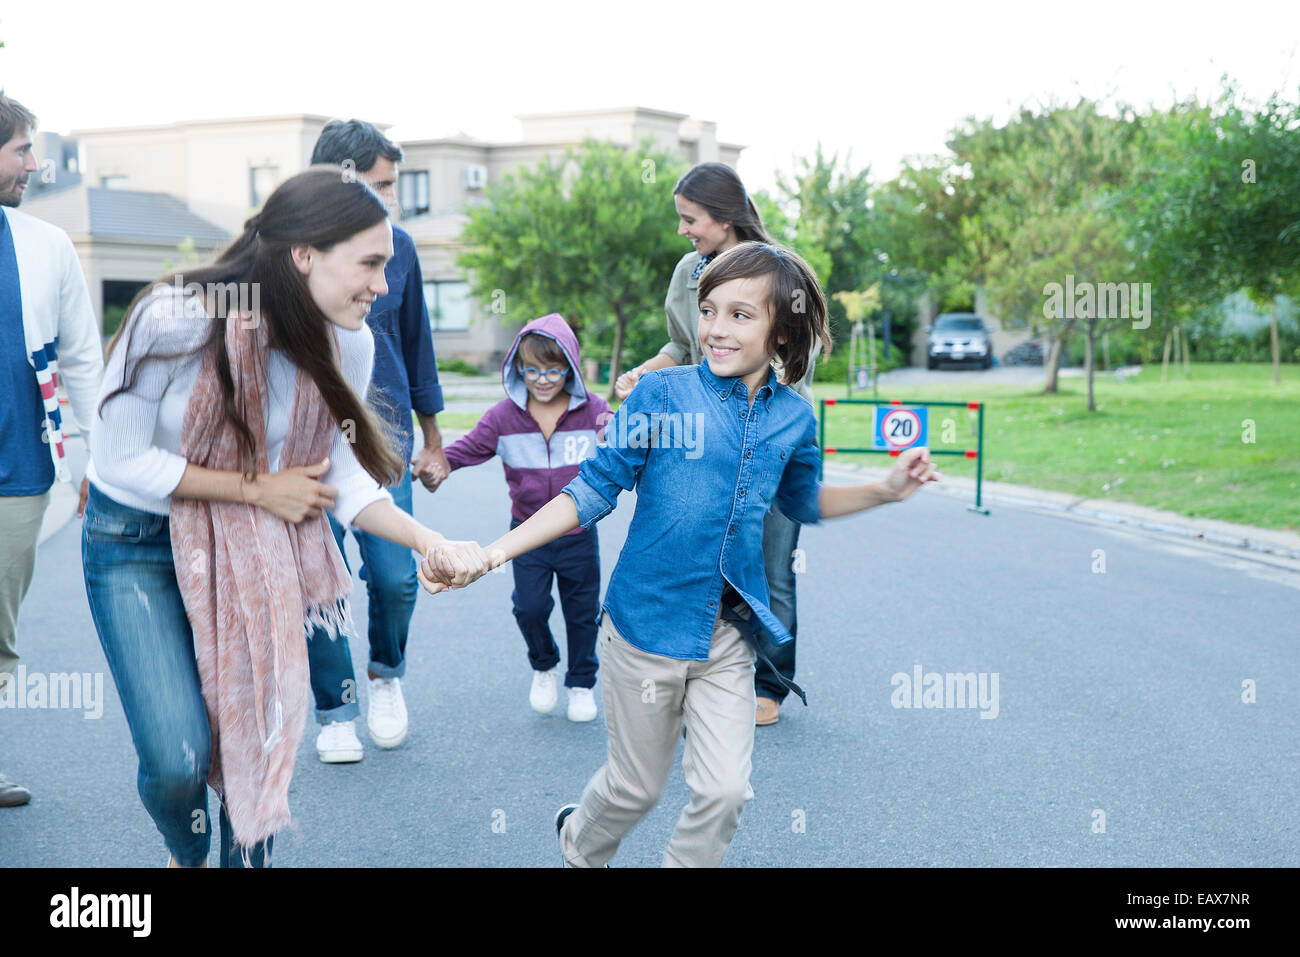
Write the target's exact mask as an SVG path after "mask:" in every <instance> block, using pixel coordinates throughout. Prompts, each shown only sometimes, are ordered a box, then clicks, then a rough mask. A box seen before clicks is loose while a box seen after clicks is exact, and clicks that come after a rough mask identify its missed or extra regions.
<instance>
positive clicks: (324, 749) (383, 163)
mask: <svg viewBox="0 0 1300 957" xmlns="http://www.w3.org/2000/svg"><path fill="white" fill-rule="evenodd" d="M401 160H402V150H401V147H399V146H397V145H396V144H395V143H393V142H392V141H391V140H389V139H388V138H387V137H386V136H384V134H383V133H381V132H380V131H379V130H378V129H377V128H376V127H375V126H374V125H373V124H370V123H366V122H363V121H362V120H348V121H347V122H342V121H339V120H334V121H331V122H329V123H327V124H326V125H325V128H324V129H323V130H322V131H321V135H320V138H319V139H318V140H317V141H316V147H315V149H314V150H313V152H312V157H311V161H312V163H332V164H335V165H338V166H342V167H343V169H344V174H343V175H356V176H357V177H359V178H360V179H361V180H363V181H364V182H366V183H367V184H369V185H370V186H371V187H372V188H373V189H374V190H375V192H377V193H378V194H379V195H380V197H381V198H382V199H383V200H384V201H385V202H386V203H388V205H389V206H390V207H392V206H395V205H396V204H397V164H398V163H399V162H401ZM384 278H385V280H386V281H387V283H388V293H387V294H386V295H384V296H381V297H379V298H378V299H376V300H375V302H374V305H373V306H372V307H371V309H370V314H369V316H367V318H366V322H367V323H368V325H369V326H370V330H371V332H373V333H374V337H375V367H374V372H373V374H372V375H371V380H370V394H369V396H368V398H369V399H370V403H371V405H372V407H373V408H374V410H375V411H376V412H377V413H379V414H380V415H381V416H382V417H383V418H384V419H385V421H386V422H387V423H388V424H389V425H390V426H391V427H392V429H393V432H394V434H395V436H396V438H397V440H398V442H399V444H400V448H399V449H398V451H399V454H401V455H403V456H405V457H406V460H407V461H410V463H411V472H410V474H408V475H406V476H404V477H403V479H402V481H401V482H399V483H398V484H397V485H394V486H392V487H391V488H390V489H389V491H390V492H391V493H392V495H393V501H394V502H396V503H397V505H398V507H399V508H402V509H404V510H405V511H406V512H408V513H409V512H410V511H411V475H414V476H415V477H416V478H418V479H419V480H420V481H421V482H422V483H423V484H424V486H425V488H427V489H428V490H429V491H433V490H434V489H436V488H437V487H438V485H439V483H441V482H442V481H443V479H445V478H446V477H447V476H448V475H449V474H450V473H451V468H450V466H449V465H448V464H447V457H446V455H445V454H444V453H443V450H442V435H441V434H440V433H439V431H438V412H440V411H441V410H442V407H443V402H442V387H441V386H440V385H439V384H438V363H437V360H436V358H435V356H434V352H433V333H432V331H431V328H430V325H429V313H428V310H427V308H426V306H425V302H424V279H423V277H422V275H421V273H420V261H419V258H418V257H417V255H416V250H415V243H414V241H413V240H412V239H411V237H410V234H408V233H407V232H406V231H405V230H403V229H400V228H398V227H397V226H394V227H393V258H392V259H391V260H389V262H388V265H387V266H386V267H385V269H384ZM412 412H414V413H415V415H416V416H417V417H418V418H419V420H420V431H421V432H422V433H423V445H422V446H421V448H420V449H419V451H418V452H416V453H415V456H414V458H412V455H411V453H412V450H413V447H414V434H413V433H414V430H413V428H412V423H411V416H412ZM330 522H331V524H332V525H333V527H334V536H335V538H336V539H337V540H338V544H339V551H340V552H344V548H343V536H344V529H343V528H342V526H340V525H339V524H338V523H337V522H334V520H333V519H331V520H330ZM353 535H354V536H355V537H356V540H357V546H358V547H359V549H360V551H361V562H362V565H361V578H362V580H363V581H365V583H366V592H367V595H368V597H369V604H370V629H369V637H370V664H369V668H368V675H369V679H370V683H369V684H370V696H369V709H368V710H367V713H366V724H367V728H368V730H369V732H370V737H371V739H372V740H373V741H374V742H375V743H376V744H377V745H379V746H380V747H381V748H395V747H397V746H398V745H399V744H401V743H402V741H403V740H404V739H405V738H406V730H407V714H406V702H405V701H404V700H403V698H402V685H401V677H402V675H404V674H405V673H406V640H407V635H408V633H409V631H410V625H411V614H412V612H413V611H414V609H415V598H416V594H417V593H418V591H419V584H418V582H417V579H416V574H415V560H414V558H413V557H412V556H411V553H410V551H409V550H407V549H405V548H402V547H401V546H400V545H394V544H392V543H391V542H388V541H385V540H383V539H381V538H377V537H375V536H374V535H369V534H367V533H365V532H361V531H356V530H353ZM344 554H345V556H346V552H344ZM308 645H309V652H310V661H311V680H312V691H313V693H314V695H315V698H316V711H317V714H318V716H319V718H320V721H321V724H322V726H323V727H322V730H321V734H320V737H319V738H318V739H317V742H316V751H317V754H318V755H319V756H320V759H321V760H322V761H324V762H326V763H331V764H335V763H344V762H351V761H359V760H361V756H362V747H361V742H360V740H359V739H358V738H357V736H356V732H355V730H354V729H353V727H352V721H353V719H354V718H356V717H357V715H358V714H359V713H360V708H359V707H358V705H357V700H356V679H355V678H354V676H353V671H352V659H351V655H350V654H349V651H348V646H347V639H346V638H342V637H341V638H339V639H338V640H337V641H332V640H327V639H323V638H317V639H313V640H312V641H310V642H309V643H308Z"/></svg>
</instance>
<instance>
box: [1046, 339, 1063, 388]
mask: <svg viewBox="0 0 1300 957" xmlns="http://www.w3.org/2000/svg"><path fill="white" fill-rule="evenodd" d="M1064 351H1065V342H1064V340H1063V339H1061V337H1059V336H1057V337H1056V338H1054V339H1053V340H1052V348H1051V351H1049V352H1048V354H1047V366H1046V368H1045V369H1044V370H1043V371H1044V372H1045V373H1046V380H1045V381H1044V382H1043V395H1056V376H1057V373H1058V372H1060V370H1061V353H1062V352H1064Z"/></svg>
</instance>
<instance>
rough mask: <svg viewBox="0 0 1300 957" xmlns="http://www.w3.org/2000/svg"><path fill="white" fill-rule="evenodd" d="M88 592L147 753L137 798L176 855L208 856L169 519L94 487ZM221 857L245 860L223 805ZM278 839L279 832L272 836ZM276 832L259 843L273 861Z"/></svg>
mask: <svg viewBox="0 0 1300 957" xmlns="http://www.w3.org/2000/svg"><path fill="white" fill-rule="evenodd" d="M81 562H82V566H83V568H84V569H85V575H86V597H87V599H88V600H89V602H90V614H91V617H92V619H93V620H94V622H95V630H96V631H97V632H99V642H100V644H101V645H102V646H103V649H104V657H105V658H107V659H108V667H109V670H110V671H111V672H112V674H113V681H114V683H115V684H116V685H117V693H118V697H119V698H120V699H121V701H122V710H123V711H124V712H125V713H126V723H127V726H128V727H129V728H130V729H131V739H132V741H134V742H135V750H136V754H137V755H138V756H139V759H140V770H139V775H138V778H137V784H138V786H139V790H140V800H141V801H142V802H143V803H144V807H145V810H146V811H148V812H149V815H150V817H152V818H153V821H154V824H155V825H156V826H157V828H158V830H159V831H160V832H161V833H162V836H163V840H164V841H165V842H166V844H167V849H168V850H169V851H171V853H172V856H173V857H175V858H176V862H177V863H178V864H182V865H184V866H187V867H193V866H197V865H199V864H202V863H204V862H205V861H206V860H207V859H208V850H209V847H210V845H211V831H212V819H211V817H209V814H208V785H207V779H208V768H209V760H210V756H211V751H212V744H211V737H210V735H209V731H208V714H207V710H206V709H205V708H204V705H203V694H202V691H201V690H200V687H199V671H198V665H197V664H196V663H195V660H194V634H193V632H192V631H191V630H190V622H189V618H187V617H186V615H185V605H184V603H183V602H182V600H181V593H180V588H179V587H178V586H177V584H176V568H175V565H174V563H173V559H172V543H171V532H170V524H169V519H168V518H167V516H166V515H155V514H153V513H152V512H145V511H141V510H139V509H135V508H130V507H128V506H126V505H122V504H121V503H119V502H116V501H114V500H113V499H111V498H109V497H108V496H107V495H104V494H103V493H102V492H100V491H99V490H98V489H96V488H95V486H93V485H92V486H91V487H90V497H89V499H88V500H87V502H86V518H85V523H84V525H83V526H82V532H81ZM220 823H221V866H222V867H240V866H241V861H240V854H239V853H238V851H237V849H236V848H234V847H233V846H232V841H231V836H230V822H229V820H227V818H226V815H225V811H224V810H223V811H222V812H221V814H220ZM272 840H273V839H272ZM272 840H267V841H266V842H265V844H259V845H257V846H256V847H255V848H252V849H251V851H252V853H251V858H252V863H253V866H254V867H269V866H270V863H269V858H270V853H271V845H272Z"/></svg>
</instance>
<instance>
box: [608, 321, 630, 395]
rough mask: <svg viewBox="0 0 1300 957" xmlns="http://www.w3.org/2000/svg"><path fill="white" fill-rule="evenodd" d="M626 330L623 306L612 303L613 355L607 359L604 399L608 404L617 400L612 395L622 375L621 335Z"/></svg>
mask: <svg viewBox="0 0 1300 957" xmlns="http://www.w3.org/2000/svg"><path fill="white" fill-rule="evenodd" d="M626 328H627V316H625V315H624V314H623V304H622V303H621V302H616V303H614V354H613V355H612V356H610V359H609V395H607V396H606V397H605V398H606V399H608V400H609V401H610V402H613V401H615V400H616V399H617V398H618V396H616V395H615V394H614V383H615V382H617V381H618V377H619V376H620V375H622V374H623V333H624V331H625V330H626Z"/></svg>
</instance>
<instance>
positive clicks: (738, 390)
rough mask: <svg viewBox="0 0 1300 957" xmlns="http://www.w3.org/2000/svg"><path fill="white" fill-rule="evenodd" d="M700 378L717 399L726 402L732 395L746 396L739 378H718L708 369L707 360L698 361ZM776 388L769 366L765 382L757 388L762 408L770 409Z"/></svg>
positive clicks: (775, 380) (774, 373) (774, 371)
mask: <svg viewBox="0 0 1300 957" xmlns="http://www.w3.org/2000/svg"><path fill="white" fill-rule="evenodd" d="M700 377H701V378H702V379H703V380H704V384H705V385H706V386H707V387H708V389H709V391H710V392H712V393H713V394H714V395H716V396H717V397H718V398H719V399H723V400H726V399H728V398H730V397H731V395H732V394H733V393H734V394H735V395H745V394H746V389H745V383H744V382H742V381H741V379H740V377H739V376H731V377H729V378H726V379H723V378H719V377H718V376H716V375H714V374H713V370H712V369H710V368H709V360H708V359H701V360H700ZM776 386H777V378H776V370H775V369H773V368H771V367H770V366H769V367H768V370H767V381H766V382H764V383H763V384H762V385H761V386H759V387H758V398H760V399H762V400H763V403H764V408H770V407H771V403H772V396H774V395H775V394H776Z"/></svg>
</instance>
